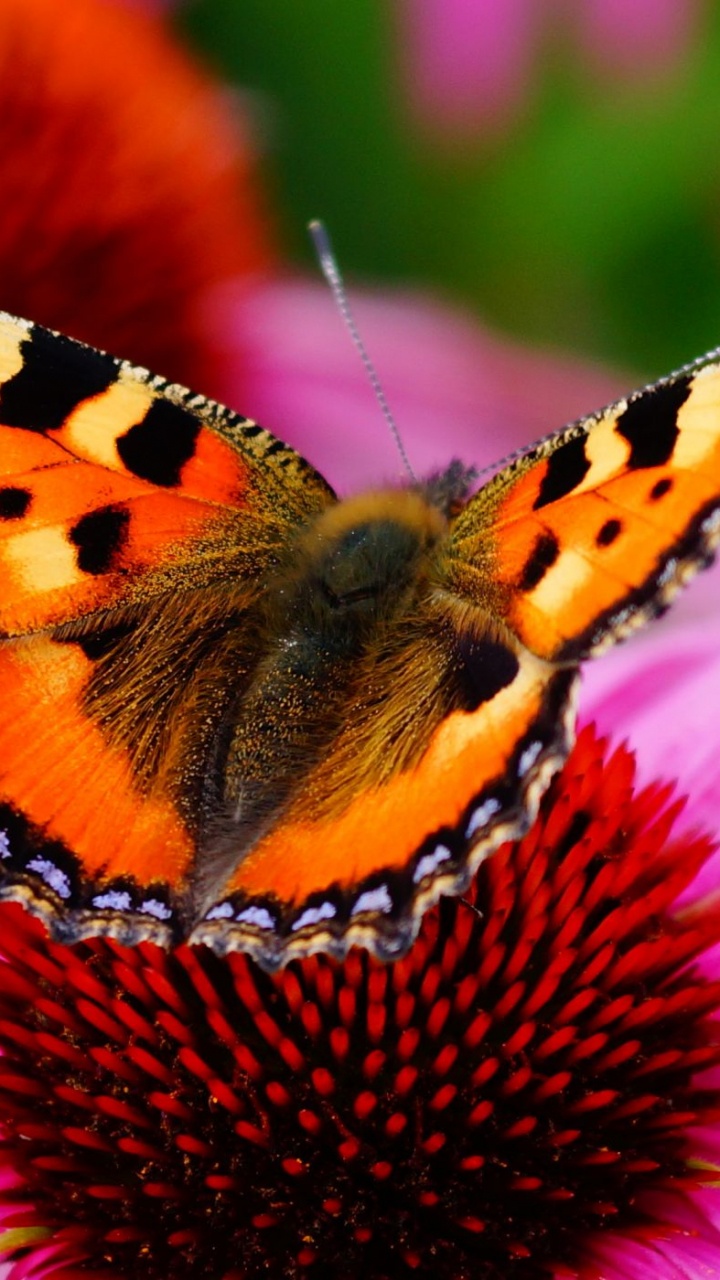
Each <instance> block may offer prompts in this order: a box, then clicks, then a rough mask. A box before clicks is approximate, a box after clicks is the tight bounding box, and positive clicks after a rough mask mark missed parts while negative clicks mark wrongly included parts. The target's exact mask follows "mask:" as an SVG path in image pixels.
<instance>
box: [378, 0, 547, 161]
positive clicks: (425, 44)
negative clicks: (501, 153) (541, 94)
mask: <svg viewBox="0 0 720 1280" xmlns="http://www.w3.org/2000/svg"><path fill="white" fill-rule="evenodd" d="M399 16H400V33H399V44H400V47H401V56H402V57H403V60H404V78H405V82H406V85H407V92H408V96H409V99H410V101H411V104H412V106H413V107H414V109H415V111H416V113H417V115H418V117H419V119H420V120H421V121H422V122H423V123H424V125H426V126H428V127H429V128H430V129H431V130H440V131H442V132H445V133H448V132H449V133H458V134H459V135H461V136H462V135H468V134H473V133H475V132H476V131H477V130H478V129H482V128H487V127H492V126H493V125H497V124H498V123H499V122H501V121H504V120H505V119H506V117H507V116H509V115H512V114H514V112H515V111H516V110H517V108H518V106H519V104H520V103H521V102H522V101H523V99H524V97H525V92H526V89H527V82H528V78H529V75H530V70H531V64H532V60H533V56H534V52H535V36H536V30H537V26H538V19H539V18H541V17H542V6H541V5H538V3H537V0H503V3H502V4H497V3H495V0H401V3H400V5H399Z"/></svg>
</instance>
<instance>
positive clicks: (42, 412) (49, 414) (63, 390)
mask: <svg viewBox="0 0 720 1280" xmlns="http://www.w3.org/2000/svg"><path fill="white" fill-rule="evenodd" d="M20 351H21V354H22V358H23V367H22V369H19V370H18V372H17V373H16V374H15V375H14V377H12V378H9V379H8V381H7V382H5V383H4V384H3V386H2V387H0V422H2V423H3V424H4V425H5V426H8V427H24V428H25V429H26V430H28V431H54V430H57V428H58V427H61V426H62V425H63V423H64V421H65V419H66V418H67V417H68V415H69V414H70V413H72V411H73V409H76V408H77V406H78V405H80V404H82V403H83V401H84V400H90V399H92V397H93V396H96V395H99V394H100V392H101V391H107V389H108V387H110V386H112V384H113V383H114V382H115V381H116V380H117V376H118V368H117V365H116V363H115V361H114V360H113V359H112V357H111V356H106V355H103V354H102V352H100V351H93V350H92V348H91V347H83V346H81V345H80V344H79V343H77V342H72V341H71V339H70V338H63V337H60V336H59V335H57V334H54V333H49V332H48V331H47V329H42V328H40V327H35V328H33V329H32V330H31V332H30V333H29V334H28V336H27V338H26V339H25V341H24V342H23V343H22V344H21V347H20Z"/></svg>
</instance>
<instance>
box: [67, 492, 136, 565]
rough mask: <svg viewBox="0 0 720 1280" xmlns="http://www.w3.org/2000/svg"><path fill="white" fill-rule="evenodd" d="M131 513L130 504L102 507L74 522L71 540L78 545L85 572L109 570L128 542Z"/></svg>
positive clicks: (80, 560)
mask: <svg viewBox="0 0 720 1280" xmlns="http://www.w3.org/2000/svg"><path fill="white" fill-rule="evenodd" d="M129 526H130V512H129V511H128V509H127V507H124V506H114V507H101V508H100V510H99V511H91V512H90V513H89V514H88V515H86V516H83V517H82V519H81V520H78V522H77V524H74V525H73V527H72V529H71V530H70V533H69V538H70V541H71V542H72V544H73V546H75V547H77V549H78V554H77V563H78V568H79V569H82V571H83V573H92V574H100V573H108V572H109V570H111V569H112V568H114V567H117V564H116V562H117V559H118V557H119V555H120V553H121V552H122V549H123V547H124V546H125V543H126V541H127V534H128V529H129Z"/></svg>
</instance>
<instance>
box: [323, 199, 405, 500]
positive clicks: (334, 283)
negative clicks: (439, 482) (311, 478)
mask: <svg viewBox="0 0 720 1280" xmlns="http://www.w3.org/2000/svg"><path fill="white" fill-rule="evenodd" d="M308 231H309V232H310V236H311V238H312V242H313V245H314V246H315V252H316V254H317V258H318V262H319V263H320V268H321V270H322V273H323V275H324V276H325V279H326V280H327V282H328V284H329V285H330V289H331V290H332V295H333V298H334V299H335V305H336V306H337V309H338V311H339V312H340V315H341V316H342V318H343V320H344V321H345V324H346V326H347V330H348V333H349V334H350V337H351V338H352V340H353V343H354V344H355V349H356V351H357V353H358V355H359V356H360V359H361V360H362V362H363V367H364V369H365V372H366V374H367V377H368V381H369V383H370V386H371V387H372V389H373V393H374V395H375V399H376V400H377V402H378V404H379V405H380V409H381V411H382V415H383V417H384V419H385V421H386V423H387V425H388V428H389V430H390V435H391V436H392V438H393V440H394V441H395V445H396V447H397V451H398V453H399V454H400V459H401V461H402V464H403V466H404V468H405V470H406V471H407V473H408V475H409V477H410V479H411V480H412V481H413V483H417V476H416V475H415V472H414V471H413V469H412V467H411V466H410V459H409V458H408V456H407V453H406V452H405V445H404V444H403V440H402V436H401V435H400V431H399V429H398V425H397V423H396V421H395V419H394V417H393V415H392V411H391V409H390V405H389V404H388V402H387V399H386V397H385V392H384V391H383V388H382V383H381V381H380V378H379V377H378V373H377V370H376V368H375V365H374V364H373V362H372V360H371V359H370V356H369V355H368V353H367V350H366V348H365V343H364V342H363V340H362V338H361V337H360V332H359V330H358V327H357V324H356V323H355V317H354V315H353V313H352V309H351V307H350V303H349V301H348V296H347V291H346V289H345V283H344V281H343V278H342V275H341V273H340V268H339V266H338V263H337V258H336V257H335V254H334V252H333V247H332V244H331V243H330V236H329V235H328V232H327V228H326V226H325V223H324V222H319V221H318V220H317V219H314V220H313V221H312V222H310V223H309V224H308Z"/></svg>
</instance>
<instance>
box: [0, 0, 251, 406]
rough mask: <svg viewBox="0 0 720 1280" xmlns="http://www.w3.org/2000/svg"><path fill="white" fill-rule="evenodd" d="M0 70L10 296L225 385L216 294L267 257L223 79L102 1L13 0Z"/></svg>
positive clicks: (72, 330) (1, 267) (14, 303)
mask: <svg viewBox="0 0 720 1280" xmlns="http://www.w3.org/2000/svg"><path fill="white" fill-rule="evenodd" d="M0 71H1V72H2V75H0V122H1V123H0V143H1V145H0V189H2V193H3V196H2V209H1V210H0V299H1V301H2V305H3V307H4V308H5V309H6V310H9V311H13V312H15V313H16V314H19V315H24V316H27V317H28V318H30V319H32V320H38V321H40V322H42V323H44V324H47V325H50V326H51V327H52V328H57V329H60V330H62V331H64V332H67V333H69V334H71V335H72V336H74V337H78V338H82V339H84V340H86V341H88V342H91V343H92V344H93V345H95V346H101V347H104V348H106V349H108V350H110V351H112V352H113V353H114V354H117V355H121V356H124V357H128V358H130V359H134V360H137V361H138V362H140V363H143V364H146V365H148V366H149V367H150V368H151V369H153V370H156V371H157V372H159V373H162V374H164V375H166V376H168V377H170V378H177V379H179V380H181V381H183V382H185V383H189V384H190V385H192V386H195V387H198V388H200V389H202V390H204V391H205V392H206V393H208V394H215V395H218V396H221V397H223V396H225V395H226V394H227V392H228V391H229V389H230V386H231V385H232V387H237V385H238V382H239V381H240V378H239V374H238V371H237V367H236V368H235V369H234V370H233V375H232V383H231V382H230V378H229V373H228V368H227V365H226V363H225V357H224V355H223V354H222V353H221V351H220V347H219V339H218V334H217V330H216V328H215V319H214V309H213V306H212V295H213V291H214V289H215V288H217V287H218V285H220V284H222V283H225V282H227V281H229V280H233V281H241V282H242V280H248V279H249V278H250V277H251V276H254V275H255V274H256V273H257V272H260V271H262V270H264V269H266V268H267V266H268V264H269V262H270V259H271V252H270V245H269V241H270V237H269V233H268V230H267V219H266V216H265V214H264V212H263V209H262V201H261V198H260V194H259V191H258V189H257V184H256V182H255V179H254V176H253V172H252V158H251V153H250V147H249V143H248V139H247V132H246V130H245V128H244V126H243V123H242V120H241V118H240V113H239V110H238V108H237V106H234V105H232V104H231V102H230V98H229V95H228V92H227V90H224V89H222V88H221V87H218V86H217V85H216V84H215V83H214V82H213V81H212V80H211V79H210V77H209V76H208V75H206V73H205V72H204V71H202V70H201V69H199V68H198V67H197V66H196V65H195V64H194V62H193V61H192V60H191V58H190V56H189V55H188V54H186V53H185V52H184V51H183V50H182V49H181V48H180V46H179V45H178V44H177V43H176V42H175V41H174V40H173V39H172V37H171V35H170V33H169V31H168V30H167V29H166V28H165V26H164V24H163V23H161V22H160V21H158V20H157V19H156V18H153V17H150V16H147V15H145V14H143V13H141V12H139V11H137V12H133V11H131V10H129V9H126V8H125V7H124V6H122V5H116V4H109V3H106V2H104V0H64V3H63V5H62V6H61V7H58V5H57V4H56V3H54V0H4V3H3V4H2V5H1V6H0ZM233 357H234V360H235V362H236V363H238V364H239V363H240V362H241V358H242V344H241V341H238V342H237V343H236V349H235V351H234V352H233Z"/></svg>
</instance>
